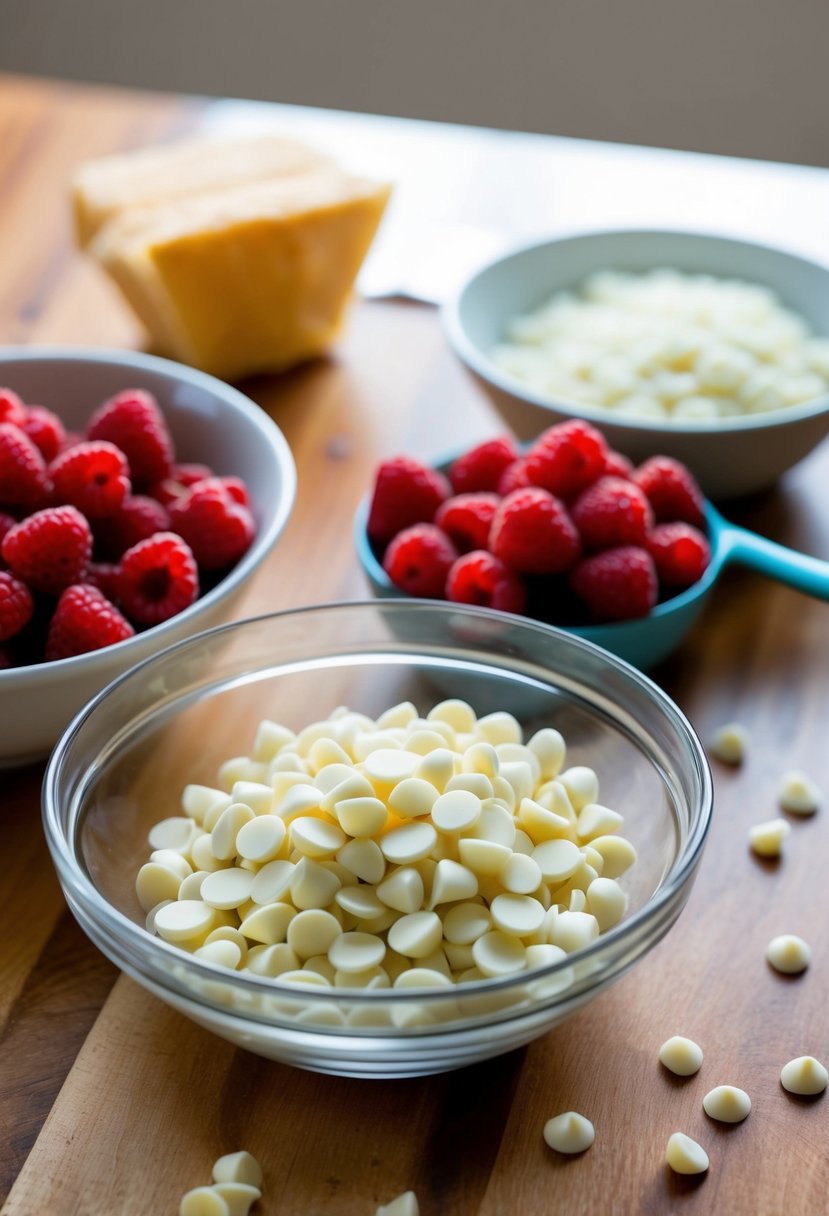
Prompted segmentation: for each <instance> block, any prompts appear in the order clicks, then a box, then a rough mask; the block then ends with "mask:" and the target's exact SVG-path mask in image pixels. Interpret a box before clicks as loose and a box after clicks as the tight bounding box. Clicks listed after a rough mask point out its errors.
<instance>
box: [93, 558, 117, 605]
mask: <svg viewBox="0 0 829 1216" xmlns="http://www.w3.org/2000/svg"><path fill="white" fill-rule="evenodd" d="M84 578H85V581H86V582H87V583H88V584H89V585H90V586H92V587H97V588H98V590H99V591H103V593H104V595H105V596H106V597H107V599H108V600H109V601H110V603H112V604H119V603H120V602H121V567H120V566H119V565H118V563H117V562H90V563H89V566H88V568H87V571H86V574H85V576H84Z"/></svg>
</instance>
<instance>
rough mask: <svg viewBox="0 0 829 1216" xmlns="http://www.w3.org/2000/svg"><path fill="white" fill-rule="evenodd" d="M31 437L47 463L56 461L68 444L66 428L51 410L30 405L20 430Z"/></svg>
mask: <svg viewBox="0 0 829 1216" xmlns="http://www.w3.org/2000/svg"><path fill="white" fill-rule="evenodd" d="M20 429H21V430H22V431H25V433H26V434H27V435H28V436H29V438H30V439H31V441H32V443H33V444H34V445H35V447H36V448H37V449H38V451H39V452H40V454H41V456H42V457H43V459H44V460H45V461H47V462H48V461H50V460H54V459H55V457H56V456H57V454H58V452H60V451H62V449H63V445H64V444H65V443H66V428H65V427H64V425H63V423H62V422H61V420H60V418H58V416H57V414H53V413H52V411H51V410H47V409H46V407H45V406H43V405H30V406H29V408H28V409H27V410H26V417H25V419H24V420H23V423H22V425H21V428H20Z"/></svg>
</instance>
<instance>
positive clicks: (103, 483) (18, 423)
mask: <svg viewBox="0 0 829 1216" xmlns="http://www.w3.org/2000/svg"><path fill="white" fill-rule="evenodd" d="M295 484H296V479H295V471H294V464H293V459H292V457H291V453H290V450H289V448H288V445H287V443H286V441H285V439H284V437H283V435H282V432H281V431H280V430H279V428H278V427H277V426H276V425H275V423H273V422H272V421H271V419H270V418H269V417H268V416H267V415H266V414H265V413H264V412H263V411H262V410H260V409H259V408H258V407H257V406H256V405H255V404H254V403H253V402H252V401H250V400H249V399H248V398H246V397H245V396H244V395H243V394H241V393H240V392H238V391H237V390H235V389H233V388H231V387H230V386H228V385H226V384H224V383H222V382H221V381H219V380H215V379H213V378H212V377H210V376H206V375H204V374H202V373H197V372H194V371H193V370H192V369H189V368H185V367H183V366H180V365H179V364H176V363H173V362H170V361H168V360H164V359H157V358H153V357H151V356H146V355H142V354H135V353H131V352H121V351H109V350H88V349H79V348H77V349H75V348H73V349H69V348H65V349H64V348H48V349H47V348H36V347H20V348H6V349H5V350H4V351H0V724H2V744H0V764H2V765H5V766H8V765H13V764H21V763H25V762H28V761H30V760H34V759H37V758H40V757H42V756H43V755H45V754H47V753H48V751H49V750H50V749H51V747H52V745H53V744H54V742H55V740H56V739H57V737H58V736H59V734H60V733H61V731H62V730H63V729H64V728H65V727H66V725H67V724H68V722H69V721H70V720H71V718H72V717H73V715H74V714H75V713H76V712H77V711H78V710H79V709H81V708H82V707H83V705H84V704H85V703H86V701H87V700H88V699H89V698H90V697H91V696H93V695H94V694H95V693H97V692H98V691H100V689H102V688H103V687H104V686H105V685H106V684H107V683H109V681H110V680H111V679H113V678H114V677H115V676H117V675H119V674H121V673H122V672H123V671H125V670H126V669H127V668H129V667H131V666H132V665H133V664H134V663H136V662H138V661H139V660H141V659H143V658H146V657H148V656H149V655H151V654H154V653H155V652H156V651H157V650H159V649H161V648H162V647H164V646H167V645H169V644H170V643H172V642H175V641H178V640H179V639H180V638H182V637H185V636H187V635H189V634H192V633H196V632H199V631H201V630H202V629H204V628H206V627H208V626H209V625H211V624H216V623H218V622H219V621H221V620H222V619H224V618H225V617H226V616H227V615H228V614H229V611H230V608H231V605H232V603H233V600H234V598H235V597H236V596H237V595H238V594H239V592H240V591H241V590H242V588H243V587H244V586H245V584H246V583H247V581H248V579H249V578H250V576H251V575H252V574H253V572H254V570H255V569H256V568H257V567H258V566H259V564H260V563H261V562H262V560H263V559H264V557H265V556H266V555H267V554H268V553H269V552H270V550H271V549H272V548H273V546H274V544H275V543H276V540H277V538H278V537H279V535H280V533H281V532H282V530H283V528H284V526H285V523H286V522H287V519H288V517H289V515H290V512H291V508H292V505H293V499H294V493H295Z"/></svg>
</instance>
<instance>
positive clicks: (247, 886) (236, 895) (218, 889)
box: [201, 866, 254, 909]
mask: <svg viewBox="0 0 829 1216" xmlns="http://www.w3.org/2000/svg"><path fill="white" fill-rule="evenodd" d="M253 880H254V875H253V874H251V872H250V870H243V869H241V867H239V866H234V867H232V868H231V869H229V870H216V871H215V873H213V874H208V875H207V878H205V880H204V882H203V883H202V885H201V897H202V899H203V900H204V902H205V903H206V904H210V906H211V907H212V908H222V909H226V908H239V907H241V905H242V904H243V903H245V902H246V900H248V899H250V898H251V892H252V890H253Z"/></svg>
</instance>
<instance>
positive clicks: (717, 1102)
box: [702, 1085, 751, 1123]
mask: <svg viewBox="0 0 829 1216" xmlns="http://www.w3.org/2000/svg"><path fill="white" fill-rule="evenodd" d="M702 1108H703V1110H704V1111H705V1113H706V1115H710V1117H711V1118H712V1119H717V1120H718V1121H719V1122H720V1123H741V1122H742V1121H743V1119H745V1118H746V1117H747V1116H748V1114H749V1112H750V1111H751V1098H750V1097H749V1096H748V1094H747V1093H746V1091H745V1090H744V1089H737V1087H736V1086H735V1085H718V1086H716V1088H715V1089H710V1090H709V1091H708V1093H707V1094H706V1095H705V1097H704V1098H703V1099H702Z"/></svg>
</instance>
